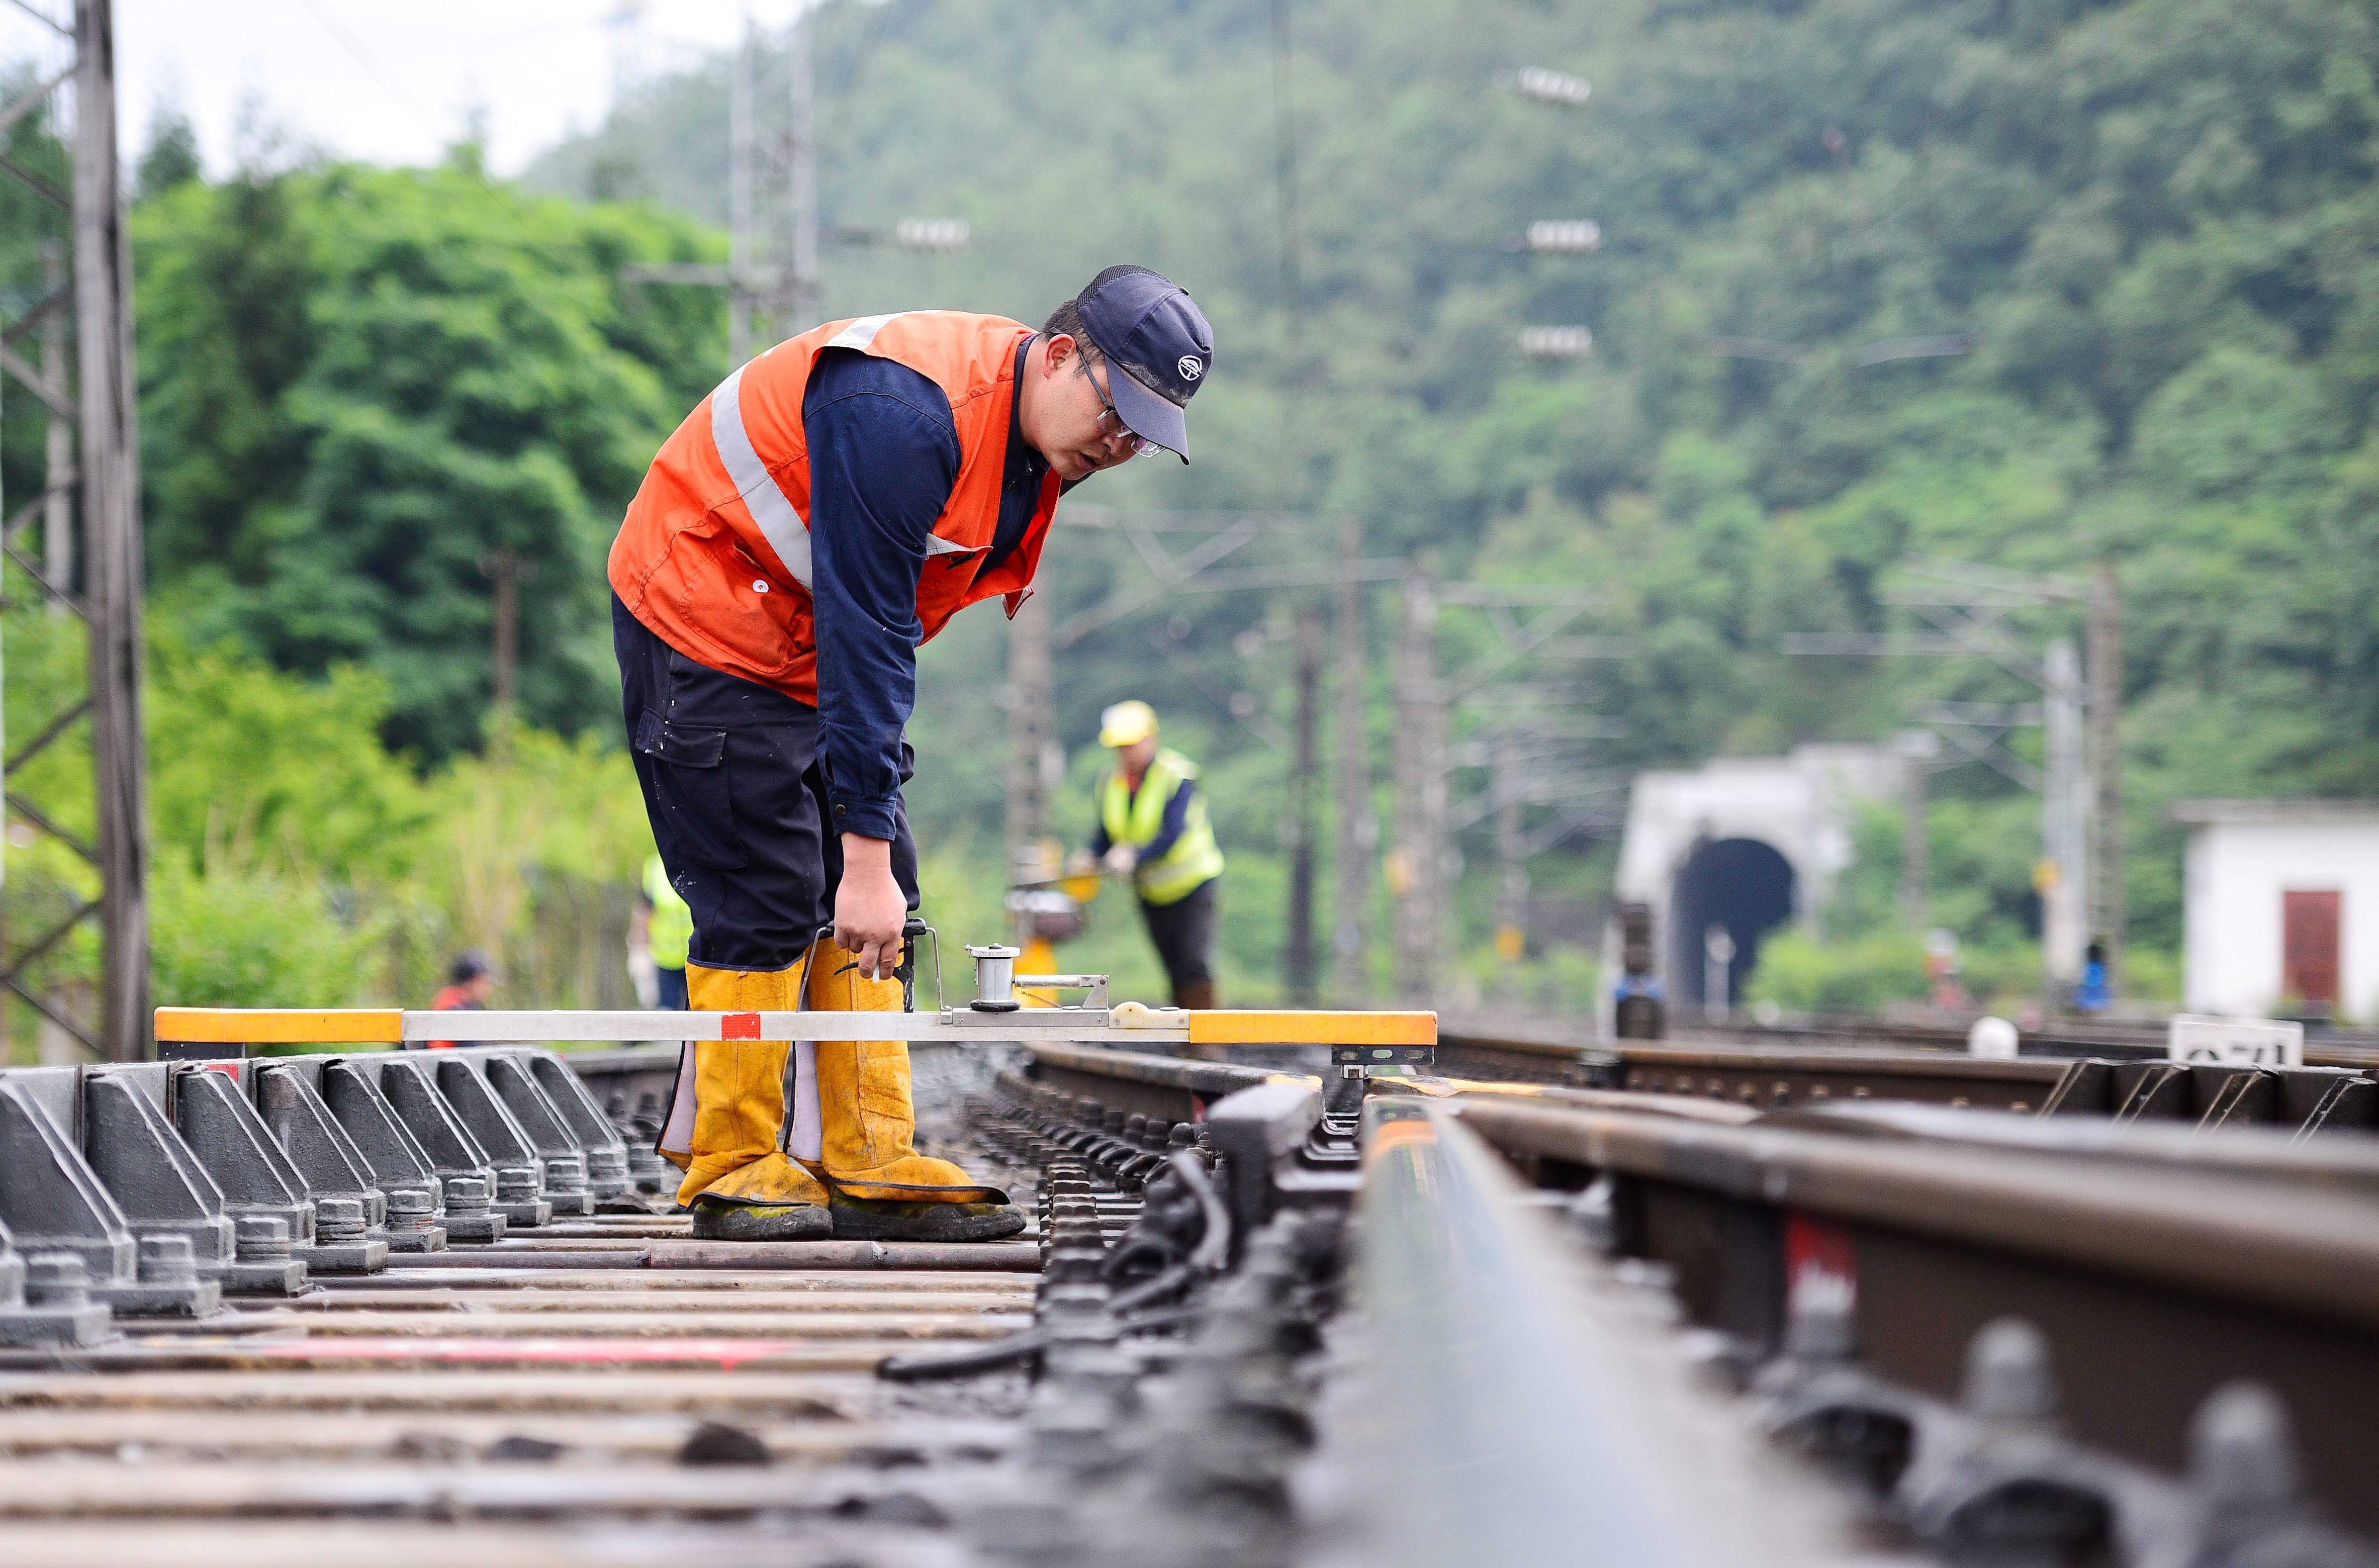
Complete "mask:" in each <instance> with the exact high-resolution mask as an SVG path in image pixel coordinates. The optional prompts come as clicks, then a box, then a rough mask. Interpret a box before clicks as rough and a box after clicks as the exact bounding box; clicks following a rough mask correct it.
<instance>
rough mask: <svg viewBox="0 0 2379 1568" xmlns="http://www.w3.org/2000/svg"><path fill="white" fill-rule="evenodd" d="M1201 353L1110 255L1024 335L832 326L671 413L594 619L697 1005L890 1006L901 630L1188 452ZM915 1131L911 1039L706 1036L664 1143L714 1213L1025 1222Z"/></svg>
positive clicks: (846, 1230) (1021, 567)
mask: <svg viewBox="0 0 2379 1568" xmlns="http://www.w3.org/2000/svg"><path fill="white" fill-rule="evenodd" d="M1213 355H1214V340H1213V336H1212V333H1211V332H1210V331H1209V329H1208V328H1207V325H1206V320H1205V318H1204V317H1203V316H1202V314H1200V312H1199V310H1198V308H1197V307H1196V306H1195V305H1194V304H1192V303H1191V302H1190V296H1188V295H1187V294H1185V293H1184V292H1182V291H1181V290H1180V289H1178V288H1177V287H1175V286H1174V285H1173V284H1172V283H1170V282H1168V281H1167V280H1165V278H1163V277H1162V276H1160V275H1158V274H1157V273H1155V272H1153V271H1149V270H1148V269H1146V268H1144V267H1110V268H1108V269H1107V270H1106V271H1104V272H1101V273H1100V274H1099V275H1098V276H1097V277H1096V278H1094V279H1093V280H1092V281H1091V283H1090V285H1089V286H1088V287H1087V288H1085V289H1084V290H1083V291H1082V292H1081V294H1080V295H1079V296H1076V297H1075V298H1073V299H1071V300H1069V301H1067V302H1066V303H1065V304H1063V305H1061V306H1059V307H1058V308H1057V310H1056V311H1055V312H1054V313H1053V314H1052V315H1051V316H1050V318H1049V320H1048V321H1047V323H1046V324H1045V325H1044V327H1043V328H1042V329H1041V331H1039V332H1033V330H1032V329H1030V328H1028V327H1026V326H1024V325H1022V324H1021V323H1020V322H1016V321H1011V320H1006V319H1004V318H1002V317H998V316H977V315H969V314H966V313H963V312H959V311H948V310H924V311H912V312H906V313H903V314H898V315H890V316H868V317H862V318H860V319H858V320H847V321H832V322H828V323H827V325H825V326H822V327H818V328H815V329H814V330H813V331H810V332H803V333H802V334H801V335H800V336H798V337H796V338H793V339H791V341H789V342H786V343H782V344H778V345H777V346H776V347H775V348H772V349H770V350H768V351H767V353H765V354H763V355H761V356H759V357H758V358H756V359H755V360H753V361H752V362H751V363H750V364H748V365H745V366H744V367H743V368H741V369H739V370H737V371H736V372H735V373H734V374H732V375H731V376H729V377H728V378H727V380H724V381H722V382H720V383H719V388H718V390H717V391H715V392H712V393H711V394H710V396H709V397H707V398H706V399H705V400H704V401H703V403H702V404H701V406H699V407H697V408H696V409H695V410H694V413H693V414H692V415H691V416H688V417H687V419H686V421H685V423H684V424H682V425H681V426H680V427H678V429H677V432H676V433H675V434H674V435H672V436H670V439H669V440H668V442H667V443H666V444H664V445H663V446H662V448H661V451H660V454H659V455H658V457H656V458H655V459H654V460H653V465H652V469H651V472H649V473H648V474H647V475H646V476H645V482H644V486H643V488H641V489H639V490H638V491H637V493H636V499H635V501H634V503H633V504H632V505H631V506H630V507H629V510H628V516H627V521H626V522H625V524H623V525H622V527H621V530H620V537H619V538H618V539H617V540H616V541H615V542H614V543H613V545H612V547H611V559H610V582H611V588H612V595H613V597H612V607H611V609H612V614H611V621H612V633H613V645H614V646H615V648H616V649H617V651H618V654H619V660H620V682H621V692H622V706H623V707H624V710H625V717H626V719H627V726H628V739H629V744H630V746H631V748H632V750H633V754H634V763H635V768H636V777H637V779H638V781H639V782H640V783H641V784H642V786H643V788H644V793H645V804H646V810H647V812H648V813H649V814H650V815H651V817H652V825H653V837H654V839H655V840H656V842H657V843H658V847H659V850H660V854H661V859H662V862H664V864H665V865H666V867H667V870H668V873H669V880H670V885H671V886H672V887H675V888H676V889H677V891H678V894H679V896H680V897H682V898H683V899H685V901H686V904H687V906H688V907H689V908H690V909H691V910H692V911H693V914H694V937H693V941H692V943H691V944H690V945H689V947H688V950H687V960H686V967H685V975H686V990H687V998H688V1005H689V1006H690V1007H694V1009H696V1010H700V1011H714V1010H724V1011H743V1010H758V1011H792V1010H795V1009H797V1008H800V1007H809V1008H813V1009H817V1010H822V1011H851V1010H884V1011H897V1010H899V1009H900V1007H901V1005H902V1002H901V994H900V982H899V981H898V980H897V979H895V978H894V970H895V968H896V967H897V966H898V965H899V964H900V953H901V946H902V935H901V930H902V926H903V924H904V923H905V922H906V921H907V919H908V917H909V913H910V911H912V910H914V909H915V908H917V906H918V903H919V901H920V900H919V893H918V887H917V850H916V844H915V842H914V840H913V839H912V838H911V837H910V833H909V826H908V820H907V816H906V814H905V813H904V811H903V809H902V806H901V802H900V787H901V785H902V784H903V783H904V782H905V781H906V780H907V779H908V778H910V776H911V773H912V769H913V767H914V766H915V761H916V759H915V758H914V757H913V755H912V752H911V750H910V747H909V744H908V742H907V740H906V739H905V731H906V729H907V726H908V722H909V716H910V713H911V711H912V708H913V707H914V706H915V702H916V649H917V645H918V644H919V643H921V642H924V640H925V639H926V638H928V637H931V636H932V635H934V634H935V633H936V632H939V631H940V630H941V629H942V627H943V626H944V625H946V624H947V623H948V621H949V619H950V617H951V616H953V615H955V614H957V613H958V611H959V610H960V609H964V608H965V607H966V606H968V605H971V604H974V603H976V602H978V601H980V600H983V599H987V598H994V597H999V598H1004V599H1005V600H1006V601H1007V606H1008V613H1009V614H1011V615H1013V614H1014V613H1015V611H1016V607H1017V606H1018V605H1019V604H1020V603H1021V602H1022V601H1023V598H1024V596H1025V594H1026V593H1027V592H1028V591H1029V589H1030V585H1031V584H1032V582H1033V571H1034V569H1035V568H1036V567H1037V566H1038V565H1039V563H1040V560H1041V550H1042V546H1043V543H1044V541H1045V539H1046V538H1047V537H1048V531H1049V521H1050V517H1051V515H1052V514H1053V513H1055V512H1056V510H1057V498H1058V496H1059V494H1060V493H1061V492H1062V491H1063V490H1064V489H1066V488H1069V487H1070V486H1072V485H1073V484H1076V483H1078V482H1080V481H1081V480H1082V479H1085V478H1087V477H1089V476H1091V475H1092V474H1093V473H1096V472H1097V471H1099V470H1100V469H1102V468H1109V467H1113V466H1115V465H1116V464H1119V463H1122V462H1124V461H1126V460H1128V459H1129V458H1130V457H1132V456H1134V455H1135V454H1136V453H1138V452H1142V451H1149V450H1153V449H1154V448H1157V447H1163V448H1165V449H1166V450H1169V451H1171V452H1176V453H1177V454H1179V455H1180V456H1181V459H1182V461H1183V462H1185V463H1186V462H1188V461H1189V452H1188V449H1189V439H1188V434H1187V421H1186V419H1185V417H1184V410H1185V408H1186V407H1187V405H1188V404H1189V401H1190V395H1191V394H1192V393H1193V392H1196V391H1197V390H1198V386H1199V382H1200V380H1201V379H1202V377H1203V376H1204V375H1205V373H1206V368H1207V367H1208V365H1209V364H1210V363H1211V362H1212V360H1213ZM931 760H932V759H928V763H929V764H930V762H931ZM827 929H830V931H831V941H827V940H821V939H820V932H821V931H822V930H827ZM789 1066H790V1067H791V1071H790V1072H789V1071H788V1067H789ZM789 1124H790V1125H789ZM915 1127H916V1114H915V1109H914V1106H913V1105H912V1102H911V1098H910V1077H909V1048H908V1046H907V1045H906V1044H905V1043H902V1042H900V1041H890V1040H888V1041H872V1042H863V1043H833V1042H818V1043H815V1044H812V1043H802V1044H796V1045H792V1046H790V1047H789V1046H787V1045H785V1044H781V1043H777V1044H771V1043H759V1042H737V1043H727V1042H703V1043H695V1044H693V1045H691V1046H689V1047H688V1048H687V1050H686V1052H685V1053H684V1055H682V1058H681V1061H680V1066H679V1074H678V1091H677V1093H676V1095H675V1097H674V1099H673V1101H672V1103H671V1104H670V1115H669V1116H668V1118H667V1120H666V1123H665V1125H664V1127H663V1128H662V1132H661V1138H660V1152H661V1153H662V1154H663V1155H665V1156H666V1157H668V1158H669V1159H670V1160H671V1161H672V1162H674V1163H675V1164H677V1165H678V1166H679V1167H680V1168H681V1169H682V1170H683V1171H684V1172H685V1179H684V1181H683V1182H682V1184H681V1185H680V1187H679V1188H678V1201H679V1202H680V1203H682V1204H684V1205H687V1206H689V1207H691V1208H692V1209H693V1211H694V1234H695V1235H696V1236H718V1237H731V1238H742V1239H756V1240H797V1239H802V1238H805V1237H815V1236H827V1235H834V1236H844V1237H867V1238H897V1239H907V1240H928V1241H956V1240H980V1239H987V1238H990V1237H994V1236H1007V1235H1010V1234H1012V1233H1014V1232H1015V1231H1017V1230H1019V1229H1020V1228H1022V1225H1023V1223H1024V1221H1023V1216H1022V1215H1021V1214H1020V1213H1019V1212H1017V1211H1016V1210H1015V1209H1014V1208H1013V1207H1011V1206H1009V1204H1008V1200H1007V1196H1006V1194H1004V1193H1002V1192H1000V1191H999V1190H998V1189H996V1188H991V1187H987V1186H985V1185H984V1184H983V1183H981V1182H978V1181H976V1180H974V1179H973V1178H972V1177H970V1176H968V1175H967V1174H966V1173H965V1172H964V1171H962V1170H960V1168H959V1167H957V1166H956V1165H953V1164H949V1163H948V1162H947V1161H943V1160H937V1159H932V1158H928V1157H927V1156H924V1155H922V1154H920V1153H918V1152H917V1151H916V1149H915V1147H914V1143H913V1139H914V1133H915Z"/></svg>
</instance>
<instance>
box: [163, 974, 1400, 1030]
mask: <svg viewBox="0 0 2379 1568" xmlns="http://www.w3.org/2000/svg"><path fill="white" fill-rule="evenodd" d="M1018 978H1019V979H1020V980H1032V979H1037V978H1038V977H1024V976H1020V977H1018ZM1067 978H1069V979H1071V978H1074V977H1071V976H1069V977H1067ZM156 1025H157V1032H156V1038H157V1041H158V1043H159V1044H160V1045H168V1044H176V1043H184V1044H221V1045H277V1044H306V1045H403V1044H416V1043H427V1042H429V1041H432V1040H452V1041H455V1042H457V1043H465V1042H468V1043H530V1042H537V1041H583V1040H654V1039H661V1040H809V1041H836V1040H906V1041H911V1042H930V1041H939V1042H942V1043H960V1044H965V1043H976V1044H980V1043H984V1042H986V1041H1009V1040H1020V1041H1032V1042H1036V1043H1052V1044H1076V1045H1115V1046H1122V1047H1131V1046H1139V1045H1153V1044H1157V1043H1169V1044H1177V1045H1178V1044H1215V1045H1255V1044H1270V1045H1371V1046H1383V1047H1384V1046H1408V1045H1433V1044H1435V1043H1436V1041H1437V1015H1436V1014H1435V1013H1431V1012H1298V1011H1291V1010H1287V1009H1278V1010H1274V1009H1264V1008H1250V1009H1229V1010H1226V1009H1220V1008H1217V1009H1214V1010H1211V1011H1198V1012H1189V1011H1184V1010H1183V1009H1181V1008H1179V1007H1143V1006H1141V1004H1140V1003H1137V1002H1126V1003H1124V1004H1122V1005H1121V1006H1119V1007H1025V1008H1021V1009H1020V1010H1018V1011H1015V1012H979V1011H976V1010H975V1009H973V1008H972V1007H944V1008H942V1009H940V1010H939V1011H937V1012H915V1013H899V1012H815V1013H814V1012H747V1013H695V1012H684V1013H676V1012H643V1011H636V1012H608V1011H581V1010H565V1009H557V1010H551V1011H538V1012H461V1011H456V1012H422V1011H415V1010H411V1009H403V1008H396V1007H332V1008H321V1007H311V1008H307V1007H160V1008H158V1009H157V1018H156Z"/></svg>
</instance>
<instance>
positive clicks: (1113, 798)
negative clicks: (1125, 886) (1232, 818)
mask: <svg viewBox="0 0 2379 1568" xmlns="http://www.w3.org/2000/svg"><path fill="white" fill-rule="evenodd" d="M1197 777H1198V765H1197V764H1196V763H1194V762H1191V761H1190V759H1189V758H1188V757H1185V756H1183V755H1182V754H1180V753H1179V752H1171V751H1160V752H1158V753H1157V754H1156V755H1155V757H1154V758H1153V760H1151V761H1150V763H1149V765H1148V772H1147V773H1146V774H1144V775H1142V776H1141V780H1140V793H1138V794H1137V795H1135V794H1133V793H1132V792H1131V790H1130V787H1129V786H1128V785H1127V784H1125V783H1124V779H1123V769H1121V768H1119V767H1118V768H1117V769H1116V770H1115V771H1114V772H1112V773H1110V774H1108V775H1107V777H1106V782H1105V784H1104V785H1102V786H1101V787H1100V790H1099V820H1100V821H1101V822H1103V823H1105V825H1106V830H1107V838H1108V840H1109V841H1110V842H1113V843H1117V844H1129V845H1130V846H1132V847H1133V848H1134V849H1140V848H1142V847H1143V846H1146V845H1148V844H1152V843H1153V842H1155V840H1156V836H1157V834H1158V833H1159V832H1161V831H1163V830H1164V827H1165V807H1166V806H1168V805H1170V804H1171V803H1172V802H1173V792H1174V791H1175V790H1178V789H1180V788H1181V787H1182V786H1183V785H1184V784H1187V783H1189V782H1190V780H1192V779H1194V778H1197ZM1222 874H1223V851H1222V850H1221V849H1220V848H1219V847H1217V846H1216V844H1215V843H1214V823H1213V822H1211V821H1209V820H1208V818H1207V815H1206V797H1205V796H1203V795H1193V796H1191V797H1190V812H1189V815H1188V817H1187V818H1186V819H1185V820H1184V821H1183V823H1182V825H1181V837H1179V838H1176V839H1174V840H1173V847H1172V848H1171V849H1169V850H1165V853H1164V855H1163V856H1161V857H1160V858H1158V859H1156V860H1153V861H1147V860H1144V861H1142V862H1140V869H1139V870H1137V871H1135V872H1134V873H1132V885H1133V886H1134V887H1136V888H1137V889H1138V890H1139V893H1140V896H1141V900H1142V901H1143V902H1146V903H1151V904H1171V903H1177V902H1179V901H1180V900H1181V899H1186V898H1188V897H1189V896H1190V894H1192V893H1194V892H1196V891H1197V890H1198V888H1199V887H1200V885H1201V884H1203V883H1208V882H1212V881H1213V880H1214V878H1216V877H1218V876H1220V875H1222Z"/></svg>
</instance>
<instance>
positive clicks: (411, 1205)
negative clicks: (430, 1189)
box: [388, 1187, 438, 1231]
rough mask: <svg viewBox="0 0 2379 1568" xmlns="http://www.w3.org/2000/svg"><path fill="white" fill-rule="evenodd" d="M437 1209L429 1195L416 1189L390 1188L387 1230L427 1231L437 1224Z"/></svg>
mask: <svg viewBox="0 0 2379 1568" xmlns="http://www.w3.org/2000/svg"><path fill="white" fill-rule="evenodd" d="M437 1214H438V1212H437V1208H436V1206H435V1205H434V1204H432V1203H431V1202H430V1200H429V1193H427V1192H424V1191H423V1190H421V1189H420V1188H417V1187H400V1188H391V1189H390V1191H389V1195H388V1228H389V1229H391V1230H403V1231H420V1230H429V1228H431V1226H432V1225H434V1224H436V1223H437Z"/></svg>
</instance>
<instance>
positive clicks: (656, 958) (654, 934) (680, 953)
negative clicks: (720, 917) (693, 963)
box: [645, 855, 694, 969]
mask: <svg viewBox="0 0 2379 1568" xmlns="http://www.w3.org/2000/svg"><path fill="white" fill-rule="evenodd" d="M645 899H646V901H647V902H648V903H650V904H651V905H652V906H653V918H652V919H651V921H650V922H649V923H646V927H645V951H646V952H648V953H650V954H651V955H652V956H653V962H654V963H655V964H658V966H659V967H661V968H662V969H683V968H684V967H685V953H686V948H687V947H689V946H690V945H691V944H692V943H693V941H694V911H692V910H690V909H687V908H686V907H685V900H684V899H681V898H679V897H678V896H677V889H676V888H674V887H670V879H669V870H668V868H667V867H665V866H663V865H662V864H661V858H660V856H658V855H647V856H646V857H645Z"/></svg>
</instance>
